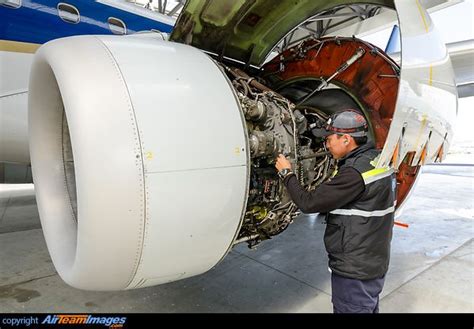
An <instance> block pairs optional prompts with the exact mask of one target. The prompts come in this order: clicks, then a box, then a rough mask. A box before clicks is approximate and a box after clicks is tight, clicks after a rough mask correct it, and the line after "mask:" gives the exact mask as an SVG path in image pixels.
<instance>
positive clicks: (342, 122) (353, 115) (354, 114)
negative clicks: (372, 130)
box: [311, 109, 368, 137]
mask: <svg viewBox="0 0 474 329" xmlns="http://www.w3.org/2000/svg"><path fill="white" fill-rule="evenodd" d="M367 131H368V124H367V121H366V120H365V118H364V116H363V115H362V114H361V113H360V112H359V111H356V110H353V109H348V110H343V111H339V112H336V113H334V114H333V115H331V117H330V118H329V119H328V121H327V123H326V126H325V127H321V128H318V127H316V128H313V129H312V130H311V132H312V133H313V135H314V136H316V137H326V136H329V135H332V134H348V135H351V136H352V137H365V136H367Z"/></svg>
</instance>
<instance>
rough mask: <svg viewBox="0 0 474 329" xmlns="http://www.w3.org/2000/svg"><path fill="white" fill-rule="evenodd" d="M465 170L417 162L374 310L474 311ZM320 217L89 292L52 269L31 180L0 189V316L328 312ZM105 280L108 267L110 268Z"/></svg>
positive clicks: (472, 175) (469, 186)
mask: <svg viewBox="0 0 474 329" xmlns="http://www.w3.org/2000/svg"><path fill="white" fill-rule="evenodd" d="M473 192H474V166H473V165H454V164H440V165H429V166H425V167H423V170H422V172H421V176H420V178H419V181H418V183H417V186H416V187H415V190H414V191H413V194H412V195H411V197H410V199H409V200H408V202H407V204H406V206H405V207H404V211H403V213H402V215H401V216H400V218H398V221H401V222H403V223H406V224H408V225H409V227H408V228H402V227H399V226H395V227H394V235H393V240H392V250H391V263H390V269H389V272H388V273H387V276H386V283H385V287H384V290H383V292H382V295H381V300H380V312H381V313H419V312H422V313H425V312H427V313H451V312H456V313H458V312H460V313H464V312H466V313H473V312H474V288H473V282H474V262H473V260H474V259H473V237H474V225H473V223H474V198H473V195H474V193H473ZM324 228H325V225H324V224H322V222H321V218H320V216H317V215H302V216H300V217H298V218H297V219H296V220H295V222H294V223H293V224H291V225H290V226H289V228H288V229H287V230H286V231H284V232H283V233H282V234H280V235H278V236H276V237H274V238H273V239H271V240H268V241H265V242H263V243H262V244H260V245H259V246H257V248H256V249H255V250H252V249H248V248H247V246H246V244H240V245H237V246H236V247H235V248H234V249H233V250H232V251H231V252H230V253H229V254H228V255H227V257H226V258H224V260H223V261H222V262H221V263H219V264H218V265H216V266H215V267H214V268H213V269H211V270H210V271H208V272H207V273H204V274H202V275H199V276H196V277H192V278H188V279H184V280H181V281H176V282H173V283H169V284H164V285H160V286H155V287H149V288H142V289H137V290H129V291H118V292H90V291H82V290H78V289H74V288H72V287H69V286H68V285H66V284H65V283H64V282H63V281H62V280H61V278H60V277H59V276H58V275H57V273H56V271H55V269H54V266H53V264H52V262H51V259H50V256H49V254H48V251H47V248H46V244H45V241H44V238H43V234H42V230H41V225H40V220H39V215H38V211H37V207H36V201H35V197H34V188H33V185H3V186H2V185H0V313H9V312H14V313H16V312H22V313H25V312H26V313H28V312H32V313H38V312H46V313H56V312H61V313H67V312H74V313H83V312H85V313H95V312H98V313H122V312H126V313H134V312H140V313H148V312H151V313H211V312H212V313H244V312H245V313H247V312H251V313H301V312H303V313H329V312H332V304H331V288H330V273H329V272H328V267H327V254H326V251H325V249H324V245H323V233H324ZM110 275H111V276H113V275H114V274H113V273H110Z"/></svg>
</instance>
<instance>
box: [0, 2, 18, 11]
mask: <svg viewBox="0 0 474 329" xmlns="http://www.w3.org/2000/svg"><path fill="white" fill-rule="evenodd" d="M0 5H2V6H4V7H8V8H12V9H17V8H20V7H21V0H0Z"/></svg>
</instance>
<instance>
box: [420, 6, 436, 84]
mask: <svg viewBox="0 0 474 329" xmlns="http://www.w3.org/2000/svg"><path fill="white" fill-rule="evenodd" d="M416 5H417V7H418V11H419V12H420V16H421V20H422V21H423V25H424V26H425V32H426V33H428V31H429V26H428V23H427V22H426V17H425V12H424V10H423V7H421V4H420V1H418V0H416ZM429 85H430V86H432V85H433V66H432V65H430V80H429Z"/></svg>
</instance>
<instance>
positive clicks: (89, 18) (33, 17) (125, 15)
mask: <svg viewBox="0 0 474 329" xmlns="http://www.w3.org/2000/svg"><path fill="white" fill-rule="evenodd" d="M60 2H64V3H67V4H70V5H73V6H75V7H76V8H77V9H78V10H79V13H80V15H81V21H80V22H79V23H78V24H71V23H66V22H64V21H63V20H62V19H61V18H60V17H59V16H58V11H57V8H56V6H57V4H58V3H60ZM109 17H115V18H119V19H121V20H122V21H124V22H125V24H126V26H127V34H129V33H134V32H137V31H145V30H151V29H155V30H159V31H161V32H166V33H169V32H171V30H172V29H173V26H171V25H169V24H167V23H163V22H159V21H155V20H153V19H150V18H147V17H143V16H140V15H138V14H136V13H130V12H127V11H125V10H122V9H117V8H113V7H110V6H107V5H104V4H101V3H98V2H95V1H92V0H67V1H51V0H49V1H48V0H23V1H22V6H21V7H20V8H18V9H11V8H6V7H4V6H0V40H11V41H20V42H28V43H38V44H43V43H45V42H47V41H50V40H53V39H57V38H62V37H68V36H73V35H82V34H112V32H111V31H110V30H109V26H108V23H107V20H108V18H109Z"/></svg>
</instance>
